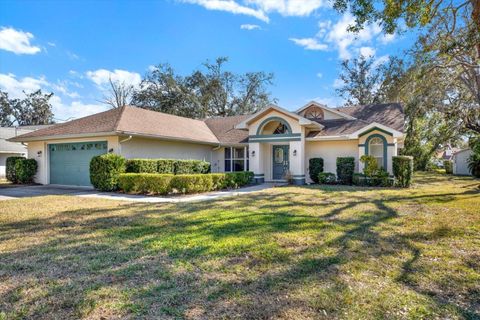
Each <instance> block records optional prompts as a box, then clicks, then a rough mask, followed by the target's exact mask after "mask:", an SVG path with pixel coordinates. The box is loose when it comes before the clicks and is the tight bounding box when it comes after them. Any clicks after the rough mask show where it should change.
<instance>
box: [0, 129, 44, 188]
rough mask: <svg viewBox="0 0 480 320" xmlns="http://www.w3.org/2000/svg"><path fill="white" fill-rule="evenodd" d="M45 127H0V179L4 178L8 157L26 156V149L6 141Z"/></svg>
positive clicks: (16, 143)
mask: <svg viewBox="0 0 480 320" xmlns="http://www.w3.org/2000/svg"><path fill="white" fill-rule="evenodd" d="M45 127H47V126H41V125H39V126H21V127H0V179H4V178H5V167H6V161H7V158H8V157H14V156H20V157H21V156H26V155H27V147H26V146H25V145H23V144H21V143H19V142H11V141H8V139H10V138H13V137H16V136H18V135H22V134H25V133H28V132H32V131H35V130H38V129H41V128H45Z"/></svg>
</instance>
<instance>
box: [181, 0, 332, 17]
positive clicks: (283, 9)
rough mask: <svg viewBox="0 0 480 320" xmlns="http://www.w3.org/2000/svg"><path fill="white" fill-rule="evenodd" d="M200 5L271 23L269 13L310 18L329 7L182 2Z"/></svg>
mask: <svg viewBox="0 0 480 320" xmlns="http://www.w3.org/2000/svg"><path fill="white" fill-rule="evenodd" d="M180 1H182V2H187V3H193V4H198V5H200V6H202V7H204V8H206V9H208V10H219V11H226V12H230V13H233V14H243V15H247V16H251V17H254V18H257V19H259V20H262V21H264V22H267V23H268V22H269V21H270V19H269V17H268V13H272V12H277V13H279V14H281V15H283V16H297V17H301V16H308V15H310V14H312V13H313V12H314V11H315V10H317V9H319V8H321V7H325V6H327V5H328V1H326V0H244V1H243V2H242V4H240V3H239V2H240V1H237V0H180Z"/></svg>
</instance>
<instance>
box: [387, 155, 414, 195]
mask: <svg viewBox="0 0 480 320" xmlns="http://www.w3.org/2000/svg"><path fill="white" fill-rule="evenodd" d="M392 166H393V176H394V177H395V181H396V185H397V186H398V187H402V188H408V187H410V186H411V184H412V178H413V157H410V156H394V157H392Z"/></svg>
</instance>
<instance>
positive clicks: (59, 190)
mask: <svg viewBox="0 0 480 320" xmlns="http://www.w3.org/2000/svg"><path fill="white" fill-rule="evenodd" d="M278 185H281V184H270V183H265V184H260V185H254V186H250V187H245V188H241V189H236V190H226V191H216V192H209V193H202V194H195V195H185V196H180V195H179V196H163V197H162V196H158V197H157V196H145V195H129V194H122V193H115V192H98V191H96V190H93V189H92V188H79V187H69V186H55V185H46V186H11V187H1V188H0V200H10V199H19V198H29V197H39V196H48V195H70V196H78V197H85V198H98V199H109V200H117V201H129V202H148V203H177V202H193V201H207V200H213V199H218V198H223V197H229V196H237V195H242V194H249V193H253V192H258V191H262V190H265V189H269V188H272V187H275V186H278Z"/></svg>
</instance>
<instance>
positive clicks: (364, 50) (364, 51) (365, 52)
mask: <svg viewBox="0 0 480 320" xmlns="http://www.w3.org/2000/svg"><path fill="white" fill-rule="evenodd" d="M375 52H376V51H375V49H374V48H372V47H361V48H360V49H358V53H360V55H362V56H364V57H373V56H374V55H375Z"/></svg>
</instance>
